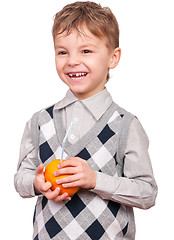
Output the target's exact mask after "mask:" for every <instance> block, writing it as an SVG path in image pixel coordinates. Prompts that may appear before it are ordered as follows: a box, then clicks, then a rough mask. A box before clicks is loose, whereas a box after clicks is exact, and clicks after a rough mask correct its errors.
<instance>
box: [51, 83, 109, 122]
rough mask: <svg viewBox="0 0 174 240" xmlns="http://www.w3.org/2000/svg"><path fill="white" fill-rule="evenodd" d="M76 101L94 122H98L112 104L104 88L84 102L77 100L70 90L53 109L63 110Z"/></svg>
mask: <svg viewBox="0 0 174 240" xmlns="http://www.w3.org/2000/svg"><path fill="white" fill-rule="evenodd" d="M77 101H80V102H81V103H82V104H83V105H84V106H85V107H86V108H87V109H88V111H89V112H91V114H92V115H93V116H94V117H95V119H96V120H99V118H100V117H101V116H102V115H103V114H104V113H105V111H106V110H107V109H108V107H109V106H110V105H111V103H112V102H113V100H112V97H111V95H110V93H109V92H108V90H107V89H106V88H105V89H104V90H103V91H101V92H99V93H97V94H96V95H94V96H92V97H89V98H86V99H84V100H79V99H78V98H77V97H76V96H75V95H74V94H73V92H72V91H71V90H68V91H67V93H66V95H65V97H64V98H63V99H62V100H61V101H60V102H58V103H57V104H56V106H55V109H62V108H65V107H67V106H68V105H70V104H73V103H74V102H77Z"/></svg>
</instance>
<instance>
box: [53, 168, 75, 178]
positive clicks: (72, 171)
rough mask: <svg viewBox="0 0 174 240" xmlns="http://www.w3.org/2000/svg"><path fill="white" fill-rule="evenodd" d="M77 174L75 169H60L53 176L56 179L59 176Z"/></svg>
mask: <svg viewBox="0 0 174 240" xmlns="http://www.w3.org/2000/svg"><path fill="white" fill-rule="evenodd" d="M76 173H77V169H76V167H64V168H61V169H59V170H56V171H55V172H54V176H55V177H58V176H60V175H66V174H76Z"/></svg>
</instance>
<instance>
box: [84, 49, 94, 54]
mask: <svg viewBox="0 0 174 240" xmlns="http://www.w3.org/2000/svg"><path fill="white" fill-rule="evenodd" d="M83 53H92V51H90V50H88V49H85V50H83Z"/></svg>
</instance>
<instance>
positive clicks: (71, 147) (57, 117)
mask: <svg viewBox="0 0 174 240" xmlns="http://www.w3.org/2000/svg"><path fill="white" fill-rule="evenodd" d="M117 109H118V105H117V104H116V103H114V102H113V103H112V104H111V105H110V107H109V108H108V109H107V110H106V112H105V113H104V114H103V115H102V116H101V118H100V119H99V120H98V121H96V123H95V124H94V126H93V127H92V128H91V129H90V130H89V131H88V132H87V133H86V134H85V135H84V136H83V137H82V138H81V139H79V140H78V141H77V142H75V143H74V144H71V143H70V142H68V141H66V143H65V152H66V154H68V156H69V157H74V156H76V155H77V154H78V153H79V152H81V151H82V150H83V149H84V148H85V146H87V145H88V144H89V143H90V142H91V141H92V140H93V139H94V138H95V137H97V136H98V135H99V133H100V132H101V131H102V129H103V128H104V127H105V125H106V124H107V122H108V121H109V119H110V117H111V116H112V114H113V113H114V112H115V111H116V110H117ZM53 114H54V118H53V119H54V124H55V128H56V134H57V138H58V141H59V143H60V144H61V145H62V143H63V139H64V137H65V134H66V129H65V127H64V125H63V121H62V113H61V110H54V112H53Z"/></svg>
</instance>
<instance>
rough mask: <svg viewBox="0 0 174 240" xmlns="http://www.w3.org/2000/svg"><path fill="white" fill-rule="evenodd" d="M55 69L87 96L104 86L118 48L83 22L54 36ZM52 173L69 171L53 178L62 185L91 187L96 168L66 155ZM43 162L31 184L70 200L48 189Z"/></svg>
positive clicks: (73, 88)
mask: <svg viewBox="0 0 174 240" xmlns="http://www.w3.org/2000/svg"><path fill="white" fill-rule="evenodd" d="M54 45H55V63H56V70H57V73H58V75H59V77H60V79H61V80H62V81H63V82H64V83H65V84H66V85H68V87H69V88H70V89H71V91H72V92H73V93H74V94H75V95H76V97H77V98H79V99H80V100H82V99H85V98H88V97H91V96H93V95H95V94H97V93H99V92H100V91H102V90H103V89H104V88H105V84H106V77H107V74H108V71H109V69H113V68H115V67H116V66H117V65H118V63H119V60H120V56H121V49H120V48H116V49H108V48H107V46H106V43H105V40H104V39H99V38H97V37H95V36H94V35H93V34H92V33H91V32H90V31H89V30H88V29H87V28H86V27H85V26H84V27H83V29H82V32H81V33H80V32H78V31H77V30H75V29H72V31H71V32H70V34H69V35H67V34H66V33H62V34H60V35H57V36H56V37H55V40H54ZM58 167H59V168H60V169H59V170H57V171H55V173H54V175H55V176H59V175H62V174H71V176H68V177H65V178H61V179H59V180H57V183H58V184H62V185H63V187H64V188H69V187H80V188H85V189H91V188H94V187H95V186H96V172H95V171H94V170H92V169H91V168H90V166H89V165H88V163H87V161H86V160H83V159H81V158H78V157H72V158H69V159H68V160H67V161H64V162H62V163H61V164H59V166H58ZM43 169H44V165H43V164H41V165H40V166H39V167H38V168H37V169H36V174H35V179H34V188H35V192H36V194H40V193H42V194H43V195H45V196H46V197H47V198H48V199H49V200H53V201H55V202H58V201H62V200H71V198H70V197H69V196H68V194H67V193H64V194H62V195H59V192H60V189H59V188H57V189H55V190H54V191H52V190H51V189H50V187H51V183H50V182H45V178H44V172H43Z"/></svg>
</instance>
